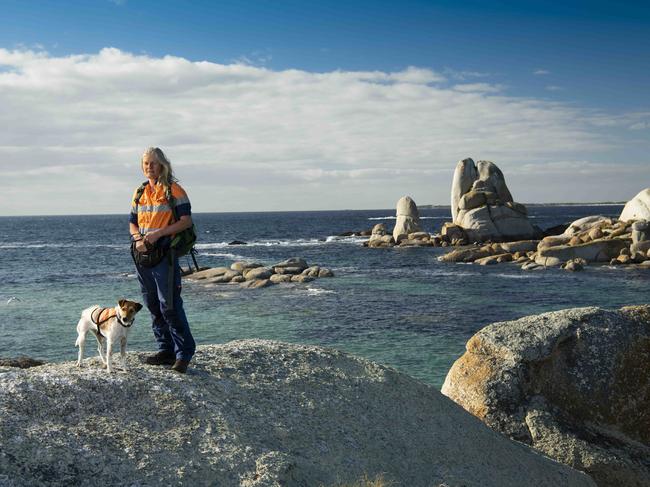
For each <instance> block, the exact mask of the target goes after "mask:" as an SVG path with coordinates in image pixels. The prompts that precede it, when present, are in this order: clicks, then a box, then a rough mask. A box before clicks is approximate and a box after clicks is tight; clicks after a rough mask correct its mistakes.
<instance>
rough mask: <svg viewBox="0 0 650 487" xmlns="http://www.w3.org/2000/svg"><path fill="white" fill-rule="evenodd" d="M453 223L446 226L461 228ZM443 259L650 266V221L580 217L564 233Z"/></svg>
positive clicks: (533, 266)
mask: <svg viewBox="0 0 650 487" xmlns="http://www.w3.org/2000/svg"><path fill="white" fill-rule="evenodd" d="M457 228H458V227H457V226H456V225H451V224H449V225H448V227H447V228H446V227H443V233H445V230H447V232H448V233H449V232H450V231H456V230H457ZM439 260H441V261H442V262H476V263H478V264H483V265H488V264H496V263H500V262H514V263H516V264H518V265H520V266H521V268H522V269H523V270H540V269H545V268H548V267H562V268H563V269H566V270H569V271H576V270H582V269H583V268H584V267H585V266H586V265H587V264H590V263H602V264H610V265H635V266H637V267H638V268H645V269H650V222H647V221H645V220H639V221H634V222H632V221H628V222H625V221H620V220H616V219H615V218H609V217H606V216H602V215H594V216H588V217H584V218H580V219H579V220H576V221H574V222H573V223H571V224H569V225H567V227H566V229H565V231H564V233H562V234H560V235H550V236H548V237H544V238H543V239H542V240H541V241H539V240H523V241H518V242H502V243H492V244H485V245H482V246H470V247H468V248H464V249H457V250H454V251H452V252H450V253H448V254H445V255H443V256H441V257H439Z"/></svg>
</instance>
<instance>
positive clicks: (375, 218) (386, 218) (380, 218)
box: [368, 216, 451, 220]
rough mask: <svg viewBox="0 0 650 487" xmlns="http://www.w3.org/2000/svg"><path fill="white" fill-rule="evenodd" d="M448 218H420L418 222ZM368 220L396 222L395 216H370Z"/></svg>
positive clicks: (445, 218) (447, 218)
mask: <svg viewBox="0 0 650 487" xmlns="http://www.w3.org/2000/svg"><path fill="white" fill-rule="evenodd" d="M450 218H451V217H449V216H421V217H420V220H449V219H450ZM368 220H397V217H396V216H372V217H369V218H368Z"/></svg>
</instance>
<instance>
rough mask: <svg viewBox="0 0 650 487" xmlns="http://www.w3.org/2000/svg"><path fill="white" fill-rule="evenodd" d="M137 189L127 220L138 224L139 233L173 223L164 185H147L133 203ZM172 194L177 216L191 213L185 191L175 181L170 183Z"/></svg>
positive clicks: (134, 193)
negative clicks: (153, 186)
mask: <svg viewBox="0 0 650 487" xmlns="http://www.w3.org/2000/svg"><path fill="white" fill-rule="evenodd" d="M138 189H139V188H136V190H135V191H134V192H133V198H132V199H131V216H130V219H129V221H130V222H131V223H133V224H135V225H137V226H138V229H139V230H140V234H142V235H144V234H145V233H147V232H151V231H153V230H160V229H161V228H165V227H166V226H168V225H171V224H172V223H174V215H173V214H172V209H171V207H170V206H169V202H168V201H167V197H166V196H165V187H164V186H163V185H162V184H160V183H158V184H156V187H155V189H151V185H147V186H146V187H145V189H144V191H143V192H142V196H141V197H140V201H139V202H138V204H136V203H135V201H134V200H135V197H136V196H137V193H138ZM171 190H172V196H173V197H174V200H175V206H176V213H177V215H178V218H180V217H182V216H184V215H191V214H192V209H191V206H190V199H189V198H188V197H187V193H186V192H185V190H184V189H183V188H181V186H180V185H179V184H177V183H172V187H171Z"/></svg>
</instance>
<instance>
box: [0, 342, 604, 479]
mask: <svg viewBox="0 0 650 487" xmlns="http://www.w3.org/2000/svg"><path fill="white" fill-rule="evenodd" d="M145 356H146V354H143V353H137V352H132V353H129V354H128V356H127V361H128V363H129V366H130V369H129V371H128V372H120V371H119V370H117V371H116V372H115V373H113V374H110V375H109V374H107V373H106V371H105V370H103V369H101V368H99V366H98V361H97V359H88V360H86V361H85V363H84V367H83V368H77V367H75V366H74V365H73V363H72V362H67V363H60V364H47V365H44V366H41V367H37V368H33V369H25V370H21V369H12V370H11V371H4V372H1V373H0V484H1V485H3V486H23V485H30V486H32V485H57V486H58V485H66V486H67V485H125V484H126V485H142V486H154V485H219V486H225V487H228V486H246V487H254V486H280V485H282V486H319V485H326V486H330V485H339V484H340V483H345V482H354V481H356V480H358V479H360V478H362V477H363V476H364V475H368V476H369V477H370V478H374V477H375V476H377V475H379V474H380V473H383V474H384V477H385V478H386V479H387V480H391V481H392V482H393V483H391V485H402V486H409V487H418V486H427V487H430V486H432V485H440V484H443V483H444V484H445V485H449V486H460V485H465V486H513V487H514V486H520V485H535V486H557V485H566V486H593V485H594V484H593V482H592V481H591V479H589V478H588V477H587V476H585V475H584V474H582V473H580V472H577V471H575V470H572V469H570V468H568V467H566V466H564V465H560V464H558V463H556V462H553V461H552V460H549V459H547V458H545V457H543V456H541V455H539V454H538V453H536V452H534V451H533V450H531V449H530V448H528V447H526V446H524V445H522V444H519V443H515V442H512V441H511V440H508V439H507V438H505V437H503V436H502V435H500V434H498V433H495V432H494V431H491V430H490V429H489V428H487V427H486V426H485V425H484V424H482V423H481V422H480V421H479V420H478V419H477V418H475V417H473V416H472V415H470V414H468V413H467V412H466V411H463V410H462V409H461V408H460V407H459V406H458V405H456V404H454V403H453V402H452V401H450V400H448V399H447V398H445V397H444V396H442V395H441V394H440V393H439V392H438V391H437V390H436V389H434V388H432V387H431V386H428V385H426V384H424V383H421V382H419V381H417V380H414V379H412V378H410V377H408V376H406V375H404V374H400V373H399V372H397V371H395V370H393V369H390V368H386V367H383V366H381V365H377V364H375V363H372V362H369V361H366V360H363V359H359V358H355V357H352V356H349V355H347V354H344V353H342V352H339V351H336V350H331V349H323V348H319V347H313V346H301V345H290V344H286V343H280V342H271V341H262V340H246V341H237V342H230V343H227V344H224V345H208V346H201V347H199V348H198V351H197V354H196V355H195V357H194V359H193V361H192V363H191V364H190V368H189V370H188V373H187V374H186V375H181V374H176V373H174V372H172V371H171V370H169V369H168V368H165V367H155V366H148V365H144V364H143V363H142V361H143V359H144V357H145Z"/></svg>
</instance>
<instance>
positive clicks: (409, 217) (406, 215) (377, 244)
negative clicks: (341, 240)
mask: <svg viewBox="0 0 650 487" xmlns="http://www.w3.org/2000/svg"><path fill="white" fill-rule="evenodd" d="M396 215H397V220H396V222H395V227H394V228H393V232H392V233H390V232H388V230H387V229H386V225H384V224H383V223H377V224H376V225H375V226H374V227H373V228H372V230H371V231H370V238H369V239H368V240H367V241H366V242H364V243H363V245H364V246H365V247H370V248H382V247H395V246H398V247H447V246H449V245H459V244H464V243H466V240H465V235H464V234H463V235H462V238H463V241H462V242H459V241H458V240H455V239H454V236H453V235H451V234H446V233H444V232H443V234H430V233H429V232H425V231H423V230H422V228H421V227H420V215H419V212H418V207H417V205H416V204H415V201H413V199H412V198H411V197H410V196H403V197H402V198H400V199H399V201H398V202H397V210H396ZM354 235H365V232H357V233H354Z"/></svg>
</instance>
